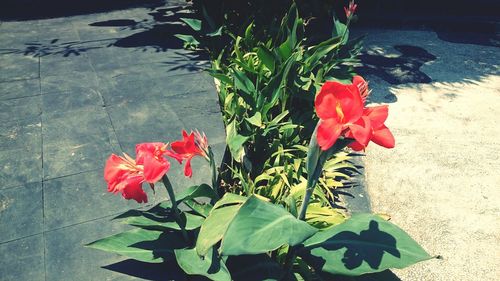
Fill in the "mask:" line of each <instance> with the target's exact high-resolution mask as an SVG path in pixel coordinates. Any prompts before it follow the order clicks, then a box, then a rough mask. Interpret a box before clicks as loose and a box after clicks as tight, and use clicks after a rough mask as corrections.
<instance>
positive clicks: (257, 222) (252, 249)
mask: <svg viewBox="0 0 500 281" xmlns="http://www.w3.org/2000/svg"><path fill="white" fill-rule="evenodd" d="M316 232H317V229H315V228H314V227H312V226H310V225H308V224H307V223H306V222H303V221H300V220H298V219H297V218H295V217H294V216H292V215H291V214H290V213H289V212H287V211H286V210H285V209H283V208H281V207H279V206H277V205H274V204H272V203H269V202H265V201H263V200H260V199H258V198H257V197H255V196H251V197H250V198H249V199H248V200H247V201H246V202H245V203H244V204H243V205H242V206H241V208H240V209H239V211H238V213H237V214H236V216H235V217H234V219H233V220H232V221H231V223H230V224H229V227H228V228H227V231H226V233H225V234H224V238H223V239H222V244H221V253H222V254H223V255H227V256H232V255H251V254H261V253H266V252H268V251H272V250H276V249H277V248H279V247H281V246H282V245H285V244H287V245H290V246H295V245H298V244H300V243H302V242H303V241H304V240H305V239H307V238H309V237H310V236H312V235H313V234H314V233H316Z"/></svg>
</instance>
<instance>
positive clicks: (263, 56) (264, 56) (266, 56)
mask: <svg viewBox="0 0 500 281" xmlns="http://www.w3.org/2000/svg"><path fill="white" fill-rule="evenodd" d="M257 56H258V57H259V59H260V60H261V61H262V63H263V64H264V65H265V66H266V67H267V68H268V69H269V70H271V72H273V73H274V69H275V65H276V61H275V58H274V55H273V53H272V52H271V51H269V50H268V49H267V48H266V47H263V46H261V47H259V48H258V49H257Z"/></svg>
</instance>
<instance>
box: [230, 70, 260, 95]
mask: <svg viewBox="0 0 500 281" xmlns="http://www.w3.org/2000/svg"><path fill="white" fill-rule="evenodd" d="M234 84H235V86H236V88H238V89H240V90H242V91H243V92H245V93H247V94H249V95H254V93H255V86H254V84H253V83H252V81H250V79H249V78H248V77H247V76H246V75H245V73H244V72H241V71H238V70H234Z"/></svg>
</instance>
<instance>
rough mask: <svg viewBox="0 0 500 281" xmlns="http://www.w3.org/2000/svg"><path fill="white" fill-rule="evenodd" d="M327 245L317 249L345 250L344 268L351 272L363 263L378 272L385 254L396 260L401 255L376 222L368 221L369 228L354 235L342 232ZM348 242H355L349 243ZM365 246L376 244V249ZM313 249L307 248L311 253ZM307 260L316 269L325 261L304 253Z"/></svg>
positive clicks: (391, 237)
mask: <svg viewBox="0 0 500 281" xmlns="http://www.w3.org/2000/svg"><path fill="white" fill-rule="evenodd" d="M327 241H328V243H322V244H321V245H319V246H317V247H321V248H324V249H325V250H327V251H336V250H340V249H343V248H345V249H346V251H345V252H344V254H343V257H342V263H343V264H344V266H345V267H346V268H347V269H349V270H353V269H356V268H358V267H360V266H361V265H362V264H363V263H364V262H365V263H366V264H368V266H369V267H370V268H371V269H372V270H378V269H379V266H380V264H381V262H382V257H383V256H384V254H385V253H388V254H390V255H393V256H395V257H397V258H399V257H401V253H400V252H399V251H398V250H397V248H396V238H395V237H394V236H392V235H390V234H389V233H387V232H384V231H381V230H380V229H379V225H378V222H376V221H374V220H372V221H370V224H369V227H368V229H366V230H363V231H361V232H360V233H359V234H356V233H354V232H352V231H342V232H340V233H338V234H336V235H334V236H332V237H331V238H329V239H328V240H327ZM350 241H357V243H351V242H350ZM367 244H372V245H373V244H377V245H380V246H378V247H363V246H366V245H367ZM311 249H314V247H312V248H309V249H308V250H307V251H309V252H310V251H311ZM306 256H307V259H308V260H310V261H311V264H314V265H315V267H317V268H323V266H324V265H325V264H326V260H325V259H323V258H321V257H316V256H313V255H310V254H309V253H306Z"/></svg>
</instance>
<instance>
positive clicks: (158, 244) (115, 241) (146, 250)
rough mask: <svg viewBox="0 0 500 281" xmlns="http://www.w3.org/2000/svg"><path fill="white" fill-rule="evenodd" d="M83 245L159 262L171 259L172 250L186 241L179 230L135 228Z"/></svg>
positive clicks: (182, 245)
mask: <svg viewBox="0 0 500 281" xmlns="http://www.w3.org/2000/svg"><path fill="white" fill-rule="evenodd" d="M85 246H86V247H90V248H94V249H99V250H103V251H106V252H112V253H116V254H119V255H122V256H126V257H129V258H132V259H135V260H138V261H143V262H148V263H161V262H164V261H166V260H170V259H172V258H173V251H174V250H175V249H180V248H184V247H185V246H186V243H185V242H184V239H183V238H182V235H181V234H180V232H167V231H156V230H146V229H141V228H137V229H132V230H129V231H125V232H122V233H119V234H116V235H113V236H109V237H106V238H103V239H100V240H97V241H94V242H92V243H90V244H87V245H85Z"/></svg>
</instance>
